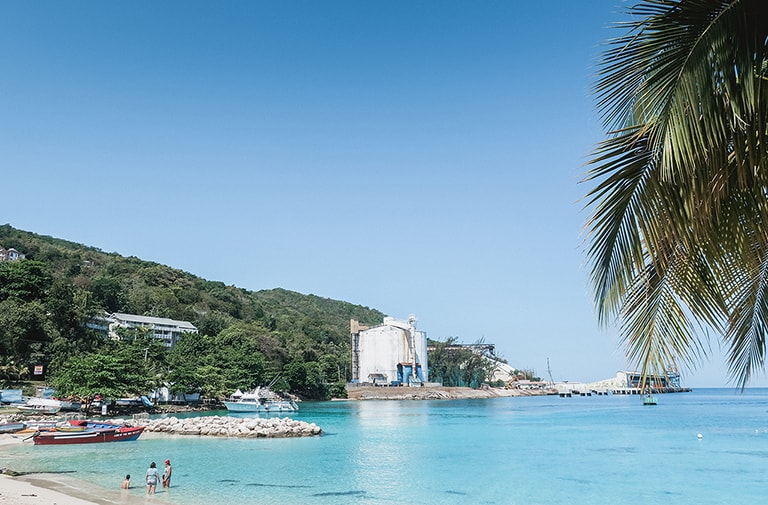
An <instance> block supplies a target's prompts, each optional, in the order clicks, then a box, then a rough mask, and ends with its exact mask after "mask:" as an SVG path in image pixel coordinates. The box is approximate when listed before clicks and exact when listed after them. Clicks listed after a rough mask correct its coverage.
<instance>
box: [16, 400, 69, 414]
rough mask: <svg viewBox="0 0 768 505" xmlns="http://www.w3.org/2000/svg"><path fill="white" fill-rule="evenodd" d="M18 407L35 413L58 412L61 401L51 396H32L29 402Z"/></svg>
mask: <svg viewBox="0 0 768 505" xmlns="http://www.w3.org/2000/svg"><path fill="white" fill-rule="evenodd" d="M17 408H18V409H19V410H22V411H24V412H32V413H35V414H57V413H58V412H59V411H60V410H61V402H60V401H58V400H52V399H49V398H30V399H29V400H27V403H25V404H24V405H19V406H18V407H17Z"/></svg>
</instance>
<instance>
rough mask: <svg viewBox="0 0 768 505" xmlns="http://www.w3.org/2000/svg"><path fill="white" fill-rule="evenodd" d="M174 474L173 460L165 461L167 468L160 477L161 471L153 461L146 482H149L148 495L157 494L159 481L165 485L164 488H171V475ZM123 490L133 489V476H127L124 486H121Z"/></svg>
mask: <svg viewBox="0 0 768 505" xmlns="http://www.w3.org/2000/svg"><path fill="white" fill-rule="evenodd" d="M172 472H173V468H172V467H171V460H170V459H166V460H165V468H164V469H163V474H162V476H161V475H160V470H158V469H157V465H156V464H155V462H154V461H153V462H152V463H151V464H150V465H149V468H148V469H147V474H146V476H145V480H146V482H147V494H155V488H157V481H158V480H160V481H161V482H162V484H163V487H171V473H172ZM120 487H121V488H123V489H128V488H130V487H131V475H130V474H128V475H126V476H125V480H124V481H123V483H122V485H121V486H120Z"/></svg>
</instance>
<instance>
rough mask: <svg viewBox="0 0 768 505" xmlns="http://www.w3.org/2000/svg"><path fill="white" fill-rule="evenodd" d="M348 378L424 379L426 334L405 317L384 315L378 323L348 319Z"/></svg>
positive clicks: (375, 382)
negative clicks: (370, 324) (350, 368)
mask: <svg viewBox="0 0 768 505" xmlns="http://www.w3.org/2000/svg"><path fill="white" fill-rule="evenodd" d="M350 335H351V339H352V382H356V383H361V384H373V385H377V386H378V385H399V384H404V385H420V384H422V383H423V382H426V381H427V380H428V376H429V370H428V367H427V334H426V332H423V331H417V330H416V317H415V316H413V315H411V316H409V317H408V321H400V320H398V319H395V318H393V317H385V318H384V321H383V323H382V324H381V325H379V326H373V327H368V326H363V325H361V324H360V323H359V322H358V321H356V320H354V319H352V320H350Z"/></svg>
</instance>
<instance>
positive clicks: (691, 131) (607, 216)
mask: <svg viewBox="0 0 768 505" xmlns="http://www.w3.org/2000/svg"><path fill="white" fill-rule="evenodd" d="M628 15H629V17H628V21H627V22H625V23H621V24H619V25H617V28H619V29H620V30H621V33H620V34H618V36H616V37H614V38H612V39H611V40H610V41H609V43H608V44H607V45H606V48H605V50H604V53H603V56H602V59H601V62H600V64H599V66H598V71H597V80H596V83H595V93H596V98H597V104H598V112H599V114H600V115H601V117H602V118H603V123H604V127H605V130H606V139H605V140H604V141H603V142H601V143H600V144H599V145H598V146H597V147H596V149H595V151H594V152H593V155H592V159H591V161H590V165H591V166H590V170H589V173H588V175H587V178H586V181H587V182H589V183H590V184H591V185H592V186H593V187H592V189H591V190H590V191H589V193H588V194H587V197H586V201H587V206H588V207H589V209H590V211H591V216H590V218H589V220H588V222H587V223H586V226H585V228H586V229H587V255H588V257H589V260H590V263H591V274H592V282H593V284H594V292H595V302H596V306H597V312H598V317H599V319H600V321H601V322H603V323H605V324H611V325H613V324H615V325H616V326H618V327H620V328H621V333H622V339H623V342H624V345H625V351H626V354H627V357H628V358H629V360H630V361H631V362H632V366H635V367H637V368H638V369H639V370H641V372H642V374H643V377H644V378H645V377H648V376H649V375H651V374H664V373H666V371H667V370H668V368H670V367H671V368H673V369H679V368H683V367H690V368H692V367H695V366H696V365H697V364H698V363H699V362H700V361H701V360H702V358H703V357H705V356H706V354H707V353H708V351H709V349H710V343H709V335H710V333H712V332H713V331H714V333H716V334H719V335H721V338H722V342H723V344H724V347H725V348H726V349H727V352H728V362H729V372H730V374H731V377H732V378H733V379H734V380H736V381H737V382H738V383H739V384H740V385H741V386H742V387H743V386H746V385H747V383H748V381H749V380H750V378H751V377H752V376H753V374H754V373H755V372H759V371H760V370H764V368H765V358H766V355H767V354H768V341H767V340H766V330H765V329H766V323H768V305H766V303H765V300H766V294H768V289H767V287H768V283H767V282H766V280H767V279H768V274H767V273H766V264H768V234H767V233H766V229H767V224H766V223H768V205H767V204H768V148H767V147H766V146H767V144H768V127H767V126H766V125H768V107H766V103H768V16H767V15H766V3H765V1H764V0H740V1H728V2H715V1H679V0H645V1H639V2H637V4H636V5H635V6H633V7H631V8H630V9H629V12H628Z"/></svg>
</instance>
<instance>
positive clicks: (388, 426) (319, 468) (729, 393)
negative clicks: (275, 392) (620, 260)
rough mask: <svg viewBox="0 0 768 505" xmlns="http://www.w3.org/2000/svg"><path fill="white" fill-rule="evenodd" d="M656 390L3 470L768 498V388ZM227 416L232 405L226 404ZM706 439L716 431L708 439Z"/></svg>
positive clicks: (240, 499) (318, 416)
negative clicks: (153, 466)
mask: <svg viewBox="0 0 768 505" xmlns="http://www.w3.org/2000/svg"><path fill="white" fill-rule="evenodd" d="M658 398H659V404H658V405H657V406H655V407H652V406H643V405H642V402H641V399H640V397H637V396H635V397H626V396H592V397H575V398H559V397H551V396H549V397H526V398H497V399H490V400H448V401H446V400H434V401H364V402H325V403H314V404H313V403H303V404H301V411H300V412H299V413H298V414H294V417H296V418H299V419H302V420H305V421H309V422H315V423H317V424H318V425H319V426H321V427H322V428H323V429H324V430H325V434H324V435H323V436H321V437H316V438H304V439H280V440H243V439H217V438H198V437H173V438H169V437H163V438H159V437H158V438H142V439H140V440H138V441H136V442H124V443H114V444H103V445H94V446H87V445H84V446H59V447H53V446H32V445H29V443H25V444H23V445H18V446H9V447H6V448H3V449H2V452H0V456H2V457H3V459H4V460H6V457H7V456H11V459H10V460H8V461H4V462H3V464H2V466H8V467H11V468H14V469H16V470H22V471H74V472H75V473H74V474H73V476H75V477H77V478H79V479H82V480H86V481H89V482H92V483H94V484H97V485H100V486H104V487H109V488H110V489H116V488H118V487H119V484H120V481H121V480H122V478H123V476H124V475H125V474H126V473H130V474H132V475H133V476H134V479H133V481H134V486H135V487H134V488H133V489H132V490H131V493H132V494H135V495H137V496H142V495H143V494H144V488H143V486H142V483H143V475H144V472H145V471H146V468H147V466H148V465H149V463H150V462H151V461H156V462H157V463H158V466H162V461H163V460H165V459H166V458H170V459H171V460H172V461H173V465H174V475H173V487H172V489H171V490H170V491H169V492H161V493H159V494H158V495H157V496H156V497H154V498H153V499H152V501H153V502H154V503H162V502H163V501H173V502H175V503H178V504H185V505H202V504H206V505H218V504H228V505H229V504H235V503H237V504H241V503H249V504H250V503H254V504H285V503H297V504H317V505H326V504H353V503H354V504H358V503H362V504H372V505H373V504H390V503H392V504H402V503H418V504H427V505H430V504H463V505H464V504H483V503H487V504H500V505H509V504H520V505H522V504H525V505H531V504H540V505H550V504H552V505H554V504H558V505H560V504H567V503H576V504H601V505H603V504H632V505H636V504H645V505H653V504H664V505H667V504H670V503H680V504H688V503H690V504H713V505H715V504H717V505H723V504H739V505H741V504H749V503H764V502H765V501H766V500H767V499H768V389H752V390H748V391H747V392H746V393H744V394H738V393H736V392H734V390H732V389H698V390H694V391H693V392H691V393H677V394H667V395H660V396H659V397H658ZM218 414H222V415H223V414H225V413H224V412H219V413H218ZM698 434H701V438H699V437H698V436H697V435H698Z"/></svg>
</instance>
